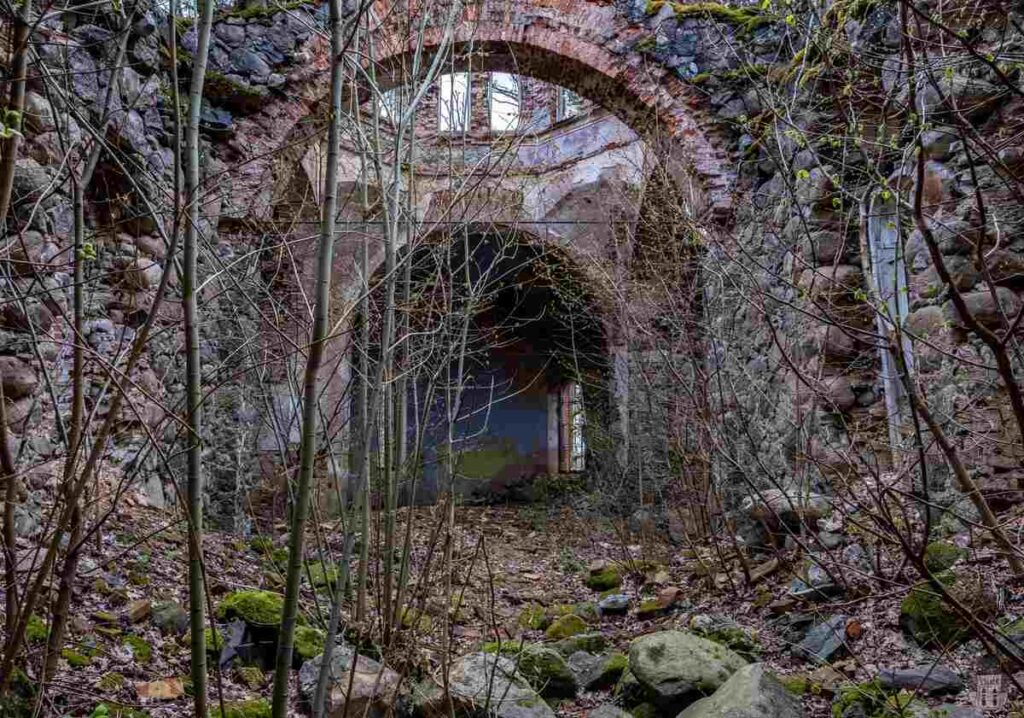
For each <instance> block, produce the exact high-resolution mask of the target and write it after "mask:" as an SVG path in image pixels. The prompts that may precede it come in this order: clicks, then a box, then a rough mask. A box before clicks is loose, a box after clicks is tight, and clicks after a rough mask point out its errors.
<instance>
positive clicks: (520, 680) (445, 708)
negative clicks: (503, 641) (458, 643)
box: [413, 653, 555, 718]
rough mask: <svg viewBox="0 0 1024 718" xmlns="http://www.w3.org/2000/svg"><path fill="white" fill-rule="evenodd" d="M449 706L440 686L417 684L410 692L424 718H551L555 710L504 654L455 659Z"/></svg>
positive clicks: (450, 676) (452, 669)
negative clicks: (451, 716) (464, 717)
mask: <svg viewBox="0 0 1024 718" xmlns="http://www.w3.org/2000/svg"><path fill="white" fill-rule="evenodd" d="M448 689H449V696H448V698H449V699H450V702H451V706H450V707H449V705H448V703H449V701H448V700H445V696H444V694H443V692H442V690H441V688H440V687H439V686H437V685H436V684H433V683H429V684H420V685H419V686H417V688H416V690H415V691H414V695H413V703H414V709H415V710H416V712H417V713H418V714H420V715H423V716H426V718H442V717H447V716H448V715H449V714H450V709H451V710H454V711H455V714H456V715H460V714H467V715H486V716H494V717H496V718H554V716H555V714H554V711H552V710H551V708H550V707H549V706H548V704H547V703H545V702H544V700H543V699H542V698H541V697H540V696H539V695H537V692H536V691H534V690H533V688H531V687H530V685H529V683H527V681H526V679H525V678H524V677H523V676H522V675H521V674H520V673H519V672H518V671H516V666H515V662H514V661H513V660H512V659H511V658H508V657H507V656H498V655H494V654H491V653H471V654H470V655H468V656H463V657H461V658H458V659H456V660H455V662H454V663H453V664H452V667H451V671H450V673H449V676H448Z"/></svg>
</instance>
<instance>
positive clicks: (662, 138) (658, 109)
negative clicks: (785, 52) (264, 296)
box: [236, 0, 735, 219]
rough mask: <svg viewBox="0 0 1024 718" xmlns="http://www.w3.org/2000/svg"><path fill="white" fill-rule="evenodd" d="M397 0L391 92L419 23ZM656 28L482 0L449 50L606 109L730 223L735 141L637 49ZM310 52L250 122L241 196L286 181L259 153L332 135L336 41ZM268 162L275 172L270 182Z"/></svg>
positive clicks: (581, 9)
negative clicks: (332, 47) (327, 131)
mask: <svg viewBox="0 0 1024 718" xmlns="http://www.w3.org/2000/svg"><path fill="white" fill-rule="evenodd" d="M392 2H393V0H378V2H377V3H376V5H375V8H376V15H377V17H381V18H384V20H383V21H381V22H380V24H379V25H378V26H377V27H376V29H375V30H374V41H375V47H376V48H377V66H378V69H377V74H378V81H379V82H380V83H381V85H383V86H384V87H385V88H386V87H388V86H393V85H395V84H398V83H399V82H400V80H401V77H402V73H403V68H406V67H409V66H410V57H411V54H412V53H413V52H414V51H415V44H414V41H413V40H412V39H411V38H410V37H408V36H407V35H406V36H403V35H402V27H399V25H401V26H403V27H407V26H409V25H410V23H409V22H408V21H406V20H404V19H401V20H399V19H393V18H404V17H405V15H403V13H404V12H405V6H404V5H403V6H401V7H395V8H392V7H391V3H392ZM649 32H650V31H649V30H647V29H645V28H644V27H643V26H641V25H635V24H632V23H630V22H629V21H628V20H627V19H626V18H625V17H624V16H623V15H622V14H621V13H620V12H618V11H617V10H616V8H615V6H614V5H612V4H607V3H603V2H600V1H598V0H478V2H474V3H471V4H467V6H466V7H465V9H464V11H463V15H462V17H461V18H460V19H459V21H458V23H457V25H456V28H455V30H454V33H453V36H452V38H451V41H450V44H449V45H448V47H449V48H450V49H451V52H452V55H451V57H452V62H453V64H454V66H455V67H456V69H460V68H469V69H472V70H474V71H511V72H517V73H519V74H524V75H529V76H532V77H535V78H537V79H540V80H543V81H546V82H550V83H552V84H556V85H561V86H563V87H566V88H569V89H571V90H573V91H575V92H577V93H579V94H580V95H582V96H584V97H586V98H588V99H590V100H592V101H595V102H597V103H598V104H600V105H602V106H604V107H606V108H607V109H609V110H610V111H612V112H613V113H615V114H616V115H617V116H618V117H619V118H620V119H622V120H623V121H624V122H625V123H626V124H628V125H629V126H630V127H632V128H633V129H634V130H635V131H637V132H638V134H640V135H641V136H642V137H644V138H645V139H646V140H647V141H648V142H650V143H652V144H653V145H655V147H656V150H657V151H656V154H657V155H658V156H659V157H661V158H662V159H664V160H665V161H666V162H667V165H668V168H669V171H670V173H671V175H672V176H673V177H674V178H675V179H676V182H677V185H678V186H679V187H680V189H681V190H682V191H683V192H684V194H685V199H686V201H687V203H688V204H689V205H690V206H691V207H692V208H693V210H694V212H695V214H696V213H703V212H704V211H705V210H708V209H710V210H712V211H713V212H714V214H715V216H716V217H718V218H720V219H722V218H725V217H727V216H728V215H729V214H730V212H731V204H732V201H731V190H732V187H733V184H734V180H735V170H734V162H733V160H732V158H731V156H730V153H729V151H728V149H727V147H728V143H727V141H726V138H725V137H724V136H723V135H722V134H721V132H720V131H719V130H718V129H717V123H716V122H714V120H713V117H712V114H711V111H710V108H708V107H707V105H706V102H707V101H706V99H705V98H703V97H700V96H699V95H698V94H697V93H695V92H694V91H693V90H692V88H691V87H690V86H689V85H688V84H687V83H685V82H683V81H682V80H680V79H678V78H677V77H676V76H675V75H674V74H673V73H672V72H671V71H670V70H668V69H667V68H665V67H662V66H660V65H657V64H655V63H651V62H649V61H648V60H647V58H646V57H645V56H644V55H643V53H641V52H640V51H638V50H637V49H636V47H637V45H638V43H640V42H641V41H642V40H644V39H646V38H648V37H649ZM440 45H441V33H440V30H439V29H438V28H428V29H427V30H426V32H425V37H424V40H423V48H424V50H425V52H426V55H427V59H429V57H430V54H431V53H432V52H436V51H437V50H438V48H439V47H440ZM306 53H307V61H306V62H304V63H302V66H301V67H298V68H297V69H296V70H295V72H293V73H292V75H291V76H290V77H289V85H288V98H287V99H286V100H281V101H278V102H275V103H269V104H268V106H267V107H266V108H264V109H263V111H262V112H260V113H259V115H257V116H255V117H252V118H248V119H247V120H245V121H244V122H243V124H246V125H250V126H251V127H252V128H253V129H252V131H251V132H247V133H246V134H247V135H248V138H247V139H251V140H252V142H250V147H249V148H247V149H248V150H249V151H251V152H252V153H253V156H254V161H253V163H252V165H251V166H250V170H249V172H248V177H249V178H251V181H247V180H246V179H245V178H243V179H242V182H240V183H239V186H238V190H240V192H236V194H237V196H239V197H241V198H243V201H244V198H245V197H247V196H253V195H254V194H258V193H261V192H263V193H265V192H266V187H267V186H268V182H267V180H268V179H269V178H268V177H267V176H266V174H267V173H269V174H271V175H278V179H279V175H280V172H281V171H282V165H281V164H280V163H278V164H277V166H276V168H275V167H271V166H269V165H270V164H271V163H270V162H269V161H262V160H260V159H259V158H258V157H256V154H257V153H263V155H265V156H269V155H271V154H273V153H275V152H279V151H280V150H281V149H282V148H287V147H290V146H294V145H296V144H301V143H302V142H303V141H305V140H308V139H309V138H311V137H312V136H314V135H317V134H319V133H320V132H321V131H322V122H317V121H315V120H316V119H317V118H318V117H322V113H323V110H324V105H325V104H326V103H325V102H324V100H325V95H326V92H327V89H328V70H329V67H328V65H329V56H328V47H327V43H326V41H325V40H324V39H323V38H320V37H317V38H314V40H313V41H311V44H310V45H309V46H308V47H307V48H306ZM446 62H447V61H446ZM424 64H426V63H424ZM311 120H312V121H311ZM285 164H287V163H285ZM261 166H262V167H263V168H264V169H265V170H266V171H265V172H264V176H262V177H261V176H260V169H259V168H260V167H261ZM275 169H276V170H277V171H275ZM283 171H284V172H288V171H290V170H289V169H287V168H284V169H283ZM270 184H271V185H272V184H274V182H273V181H271V182H270Z"/></svg>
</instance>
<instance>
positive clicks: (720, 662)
mask: <svg viewBox="0 0 1024 718" xmlns="http://www.w3.org/2000/svg"><path fill="white" fill-rule="evenodd" d="M746 663H747V662H746V661H745V660H744V659H743V658H741V657H740V656H739V655H737V654H736V653H734V652H733V651H731V650H729V649H728V648H726V647H725V646H722V645H720V644H718V643H715V642H714V641H709V640H707V639H705V638H701V637H700V636H697V635H695V634H693V633H689V632H684V631H661V632H659V633H652V634H649V635H646V636H641V637H640V638H638V639H636V640H635V641H633V643H632V644H631V645H630V647H629V669H630V672H631V673H632V674H633V675H634V676H635V677H636V680H637V681H638V682H639V683H640V686H641V687H642V688H643V690H644V692H645V693H646V695H647V697H648V699H649V700H650V701H651V702H652V703H654V704H655V705H656V706H657V707H658V708H659V709H661V710H663V711H664V710H668V709H675V710H678V709H679V708H680V707H682V706H685V705H688V704H689V703H691V702H692V701H695V700H697V699H698V698H700V697H702V696H705V695H708V694H710V693H711V692H713V691H715V690H716V689H718V687H719V686H721V685H722V684H723V683H725V682H726V680H728V678H729V676H731V675H732V674H733V673H735V672H736V671H737V670H739V669H740V668H742V667H743V666H745V665H746Z"/></svg>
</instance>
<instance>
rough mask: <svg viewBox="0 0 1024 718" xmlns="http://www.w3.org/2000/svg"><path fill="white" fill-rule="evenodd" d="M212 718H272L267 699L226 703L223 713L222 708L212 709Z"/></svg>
mask: <svg viewBox="0 0 1024 718" xmlns="http://www.w3.org/2000/svg"><path fill="white" fill-rule="evenodd" d="M210 718H270V703H268V702H267V700H266V699H265V698H254V699H253V700H250V701H237V702H235V703H225V704H224V711H223V712H221V709H220V706H216V707H214V708H213V709H211V710H210Z"/></svg>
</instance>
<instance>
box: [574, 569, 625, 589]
mask: <svg viewBox="0 0 1024 718" xmlns="http://www.w3.org/2000/svg"><path fill="white" fill-rule="evenodd" d="M583 583H584V584H585V585H586V587H587V588H589V589H591V590H594V591H608V590H609V589H613V588H618V587H619V586H621V585H622V574H621V573H620V572H619V569H618V568H617V567H615V566H613V565H611V564H608V565H605V566H601V567H600V568H595V569H592V570H591V571H590V573H588V574H587V577H586V578H585V579H583Z"/></svg>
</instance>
